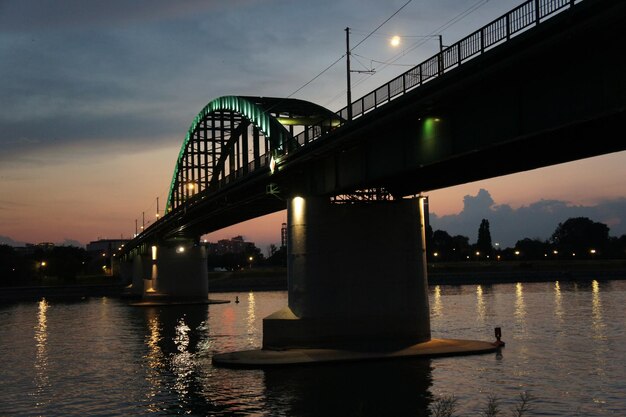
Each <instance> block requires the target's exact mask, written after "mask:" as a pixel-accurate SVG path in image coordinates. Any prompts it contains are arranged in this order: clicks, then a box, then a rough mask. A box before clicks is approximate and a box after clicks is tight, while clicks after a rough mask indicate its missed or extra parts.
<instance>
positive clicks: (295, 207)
mask: <svg viewBox="0 0 626 417" xmlns="http://www.w3.org/2000/svg"><path fill="white" fill-rule="evenodd" d="M287 213H288V214H287V215H288V219H287V221H288V222H287V233H288V240H287V242H288V246H287V256H288V258H287V266H288V279H289V290H288V292H289V301H288V306H287V307H285V308H284V309H282V310H280V311H277V312H276V313H274V314H272V315H270V316H268V317H266V318H265V319H264V320H263V348H264V349H277V348H278V349H284V348H293V347H320V346H323V347H331V346H338V345H351V344H355V345H362V344H371V343H372V342H393V343H398V342H399V343H405V344H414V343H418V342H423V341H427V340H429V339H430V318H429V308H428V297H427V283H426V269H425V267H426V263H425V246H424V240H425V237H424V228H425V226H424V209H423V204H422V201H421V200H420V199H410V200H397V201H374V202H356V203H345V204H332V203H331V202H330V201H329V200H328V199H323V198H319V197H316V198H312V197H309V198H306V199H305V198H301V197H295V198H293V199H291V200H290V202H289V207H288V212H287Z"/></svg>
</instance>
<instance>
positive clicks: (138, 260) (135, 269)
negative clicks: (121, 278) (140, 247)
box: [127, 255, 151, 297]
mask: <svg viewBox="0 0 626 417" xmlns="http://www.w3.org/2000/svg"><path fill="white" fill-rule="evenodd" d="M150 265H151V263H150V258H149V257H148V256H146V255H135V256H134V257H133V258H132V264H131V267H130V269H131V276H132V281H131V284H130V286H129V287H128V288H127V291H128V293H129V295H131V296H133V297H141V296H143V294H144V292H145V283H144V281H145V280H146V279H149V278H150Z"/></svg>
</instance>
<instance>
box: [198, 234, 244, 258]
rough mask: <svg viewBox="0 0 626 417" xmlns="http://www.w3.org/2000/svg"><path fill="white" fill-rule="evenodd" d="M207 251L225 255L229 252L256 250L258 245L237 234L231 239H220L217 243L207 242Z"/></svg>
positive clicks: (212, 253) (211, 253)
mask: <svg viewBox="0 0 626 417" xmlns="http://www.w3.org/2000/svg"><path fill="white" fill-rule="evenodd" d="M205 245H206V247H207V252H208V253H209V254H210V255H225V254H227V253H250V252H254V251H255V249H256V246H255V245H254V243H253V242H246V241H244V240H243V237H242V236H235V237H233V238H231V239H222V240H218V241H217V243H211V242H209V243H205Z"/></svg>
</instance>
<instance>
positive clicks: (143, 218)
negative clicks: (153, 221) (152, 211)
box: [141, 211, 146, 232]
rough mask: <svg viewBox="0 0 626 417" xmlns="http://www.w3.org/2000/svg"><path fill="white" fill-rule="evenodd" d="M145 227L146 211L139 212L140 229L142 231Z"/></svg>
mask: <svg viewBox="0 0 626 417" xmlns="http://www.w3.org/2000/svg"><path fill="white" fill-rule="evenodd" d="M145 228H146V212H145V211H142V212H141V231H142V232H143V231H144V230H145Z"/></svg>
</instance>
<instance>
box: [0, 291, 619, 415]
mask: <svg viewBox="0 0 626 417" xmlns="http://www.w3.org/2000/svg"><path fill="white" fill-rule="evenodd" d="M236 296H237V297H238V298H239V300H240V302H239V303H234V302H231V303H229V304H214V305H208V306H207V305H190V306H168V307H133V306H130V305H128V302H127V301H126V300H122V299H114V298H106V297H103V298H87V299H82V300H75V301H63V302H61V301H53V300H45V299H42V300H39V301H35V302H20V303H9V304H7V303H4V305H2V306H0V415H1V416H5V415H6V416H73V415H81V416H119V415H192V416H205V415H209V416H289V417H299V416H343V417H348V416H413V417H415V416H429V415H430V412H429V408H430V407H432V402H433V400H436V399H437V398H442V397H446V396H452V395H453V396H454V397H455V398H456V400H457V414H456V415H458V416H470V415H471V416H475V415H479V412H480V411H482V410H483V409H484V406H485V404H486V402H487V399H488V398H489V397H490V396H494V397H496V398H498V399H499V401H500V407H501V408H502V409H503V410H505V411H506V412H507V413H506V415H508V411H509V409H510V408H511V407H513V406H514V405H515V403H516V402H517V400H518V399H519V395H520V394H521V393H524V392H528V393H530V395H531V396H532V397H533V401H532V402H531V405H532V407H533V409H534V414H530V415H551V416H623V415H626V330H625V329H626V316H625V314H624V313H625V312H626V308H625V307H624V306H625V304H626V281H621V280H615V281H588V282H546V283H516V284H495V285H478V286H476V285H463V286H431V287H430V308H431V326H432V333H433V337H438V338H466V339H480V340H494V336H493V332H494V327H496V326H500V327H501V328H502V339H503V340H504V341H505V342H506V347H505V348H503V349H502V351H501V352H500V353H497V354H496V353H493V354H486V355H477V356H466V357H449V358H436V359H401V360H391V361H376V362H368V363H345V364H333V365H309V366H299V367H288V368H280V369H268V370H234V369H224V368H216V367H213V366H212V364H211V357H212V355H213V354H215V353H221V352H225V351H231V350H243V349H254V348H257V347H259V346H260V344H261V336H262V318H263V317H265V316H266V315H268V314H269V313H271V312H273V311H275V310H278V309H279V308H281V307H283V306H284V305H286V302H287V294H286V292H282V291H279V292H251V293H221V294H211V298H215V299H226V300H231V301H234V300H235V297H236ZM502 415H505V414H502Z"/></svg>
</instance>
